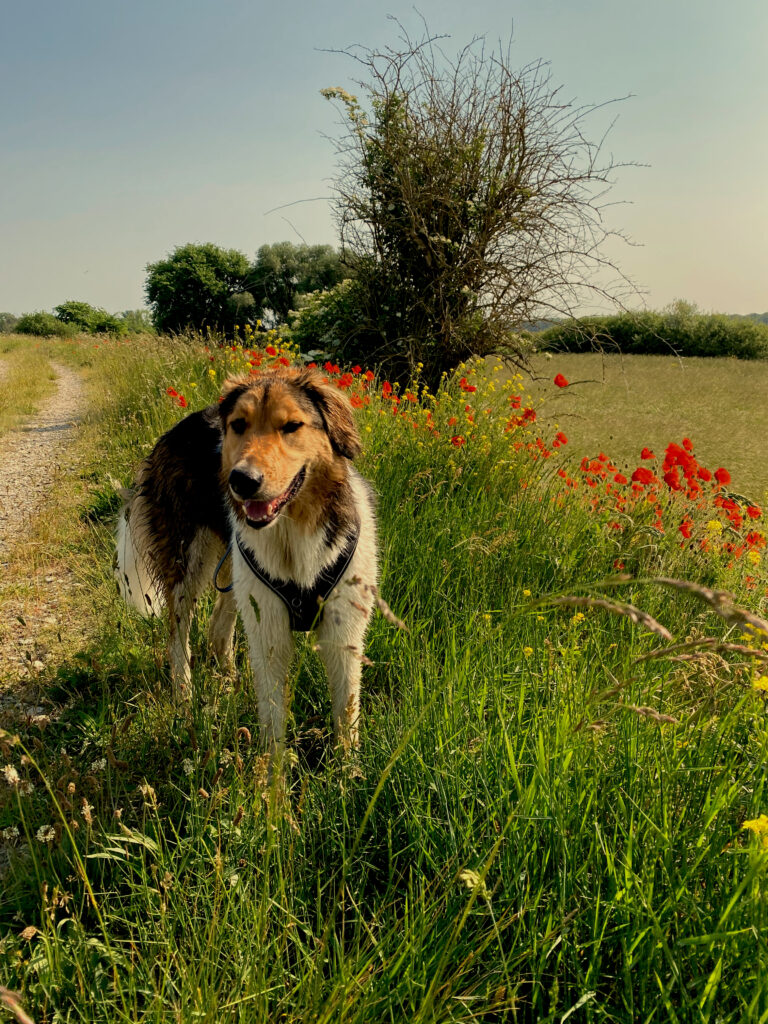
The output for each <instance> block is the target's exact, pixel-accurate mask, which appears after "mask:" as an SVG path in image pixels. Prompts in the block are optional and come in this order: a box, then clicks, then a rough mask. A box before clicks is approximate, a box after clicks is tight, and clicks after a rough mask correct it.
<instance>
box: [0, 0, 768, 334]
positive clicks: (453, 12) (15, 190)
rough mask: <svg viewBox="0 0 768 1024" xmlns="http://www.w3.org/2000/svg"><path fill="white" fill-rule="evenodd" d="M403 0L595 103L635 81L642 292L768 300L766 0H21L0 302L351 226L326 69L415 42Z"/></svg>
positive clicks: (6, 108)
mask: <svg viewBox="0 0 768 1024" xmlns="http://www.w3.org/2000/svg"><path fill="white" fill-rule="evenodd" d="M388 15H389V16H390V17H388ZM391 17H394V18H397V19H399V20H400V22H401V23H402V24H403V25H404V26H405V27H406V28H407V29H408V30H409V31H410V32H411V34H412V35H415V36H418V35H419V33H420V31H421V24H422V23H421V17H423V18H424V19H425V20H426V23H427V24H428V25H429V28H430V31H431V32H433V33H439V34H446V35H448V36H450V39H448V40H446V41H445V42H444V43H443V46H444V47H445V48H446V49H447V50H449V51H451V50H452V49H453V48H455V49H458V48H460V47H461V46H463V45H464V44H466V43H467V42H468V41H469V40H470V39H471V38H472V37H473V36H478V35H484V36H486V37H487V39H488V41H489V42H490V43H496V42H497V41H498V40H507V39H509V37H510V35H511V37H512V50H511V53H512V60H513V62H514V63H515V64H516V65H519V66H521V67H522V66H523V65H526V64H528V63H530V62H532V61H535V60H539V59H542V60H545V61H547V62H549V64H550V70H551V74H552V80H553V82H554V83H556V84H560V85H562V95H563V97H566V98H568V99H573V100H574V101H576V102H578V103H603V102H606V101H610V100H614V99H619V98H621V97H628V98H626V99H624V100H623V101H622V102H618V103H616V104H611V105H610V106H609V107H607V108H603V109H602V111H601V112H599V113H598V114H597V115H596V117H595V120H594V122H593V124H594V133H595V134H594V137H595V138H596V137H597V136H599V135H600V134H602V131H603V130H604V129H605V128H606V127H607V126H608V123H609V122H613V126H612V128H611V130H610V133H609V135H608V139H607V143H606V147H607V151H608V152H610V153H611V154H612V155H613V157H614V159H615V160H616V161H617V162H618V163H621V164H625V165H627V166H624V167H623V168H619V169H618V170H617V171H616V174H615V178H616V184H615V186H614V188H613V191H612V193H611V201H612V202H613V203H614V204H615V205H613V206H612V207H611V208H610V210H609V224H610V226H611V227H612V228H614V229H616V230H617V231H622V232H624V233H625V234H626V235H627V236H629V238H630V239H631V241H632V244H631V245H628V244H626V243H624V242H619V241H618V240H617V241H616V242H615V243H612V244H611V247H610V249H609V255H610V256H611V258H612V259H614V260H615V261H616V262H617V263H618V264H619V265H620V267H621V269H622V271H623V272H624V273H625V274H626V275H627V276H628V277H630V278H631V279H632V280H634V281H635V282H636V283H637V284H638V286H639V287H640V289H641V290H642V298H637V299H636V300H634V302H633V305H635V306H636V307H639V306H640V305H642V304H645V305H647V306H649V307H651V308H660V307H663V306H665V305H666V304H668V303H669V302H672V301H673V300H675V299H677V298H684V299H687V300H689V301H692V302H695V303H697V304H698V305H699V306H700V307H701V308H702V309H705V310H718V311H726V312H733V313H749V312H763V311H765V310H768V245H766V239H768V201H767V200H766V183H767V182H768V176H767V175H766V167H768V131H766V112H767V111H768V60H766V40H767V39H768V4H766V3H765V0H733V2H732V3H731V4H729V5H726V4H724V3H722V0H717V2H715V0H645V2H644V3H642V4H641V3H639V2H638V0H472V2H471V3H467V2H466V0H423V2H421V3H420V4H419V6H418V11H417V10H416V8H414V7H412V6H411V5H410V4H399V5H398V3H397V2H396V0H388V3H387V5H381V4H380V3H379V2H372V0H334V3H333V4H330V3H323V2H318V0H314V2H310V0H293V2H282V3H279V2H278V3H274V2H271V3H266V2H263V0H259V2H256V0H131V2H130V3H128V2H118V0H0V24H2V26H3V41H2V43H0V96H1V97H2V100H0V138H2V157H1V158H0V310H2V311H8V312H12V313H16V314H20V313H24V312H29V311H32V310H37V309H51V308H52V307H53V306H55V305H56V304H58V303H60V302H63V301H66V300H68V299H78V300H83V301H86V302H90V303H92V304H93V305H96V306H102V307H104V308H106V309H108V310H110V311H111V312H116V311H120V310H125V309H134V308H138V307H141V306H143V305H145V300H144V294H143V290H144V281H145V276H146V265H147V263H149V262H153V261H155V260H158V259H161V258H163V257H164V256H166V255H167V254H168V253H170V252H171V251H172V250H173V249H174V248H175V247H176V246H177V245H182V244H184V243H186V242H215V243H216V244H218V245H221V246H224V247H226V248H236V249H240V250H241V251H242V252H244V253H246V254H247V255H248V256H249V257H253V256H254V255H255V252H256V250H257V249H258V248H259V246H260V245H263V244H265V243H269V242H276V241H281V240H284V239H287V240H290V241H294V242H301V241H306V242H308V243H310V244H314V243H321V242H328V243H331V244H335V243H336V242H337V235H336V230H335V227H334V223H333V217H332V213H331V206H330V201H329V200H330V196H331V182H332V178H333V175H334V171H335V168H336V155H335V152H334V147H333V142H332V140H333V138H334V137H335V136H337V135H338V131H339V128H338V124H339V117H338V113H337V111H336V110H335V108H334V107H333V106H332V105H331V104H330V103H328V102H327V101H326V100H324V99H323V98H322V97H321V96H320V90H321V89H322V88H324V87H327V86H333V85H341V86H343V87H345V88H347V89H349V90H350V91H352V92H354V91H355V87H354V86H353V84H352V80H353V79H354V75H355V67H354V64H353V62H352V61H350V59H349V58H348V57H346V56H344V55H343V54H341V53H339V52H338V51H340V50H342V49H344V48H345V47H348V46H350V45H353V44H360V45H363V46H370V47H383V46H386V45H387V44H395V43H396V42H397V36H398V29H397V26H396V24H395V23H394V22H393V21H392V20H391ZM614 119H615V120H614ZM288 204H292V205H288ZM276 207H284V208H282V209H275V208H276Z"/></svg>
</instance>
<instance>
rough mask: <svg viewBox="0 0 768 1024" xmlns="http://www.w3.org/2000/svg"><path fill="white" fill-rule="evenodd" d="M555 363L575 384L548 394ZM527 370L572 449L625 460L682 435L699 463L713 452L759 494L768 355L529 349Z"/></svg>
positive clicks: (766, 476)
mask: <svg viewBox="0 0 768 1024" xmlns="http://www.w3.org/2000/svg"><path fill="white" fill-rule="evenodd" d="M550 371H551V372H550ZM557 371H560V372H562V373H563V374H564V375H565V377H566V378H567V379H568V380H570V381H573V382H574V385H573V386H572V387H570V388H569V389H568V390H567V391H566V392H562V391H561V392H560V393H558V394H557V395H555V396H554V398H556V401H554V400H553V396H552V389H551V387H550V383H551V380H552V377H553V376H554V374H555V372H557ZM533 372H534V375H535V376H536V377H541V378H542V381H541V386H537V385H536V383H534V384H533V386H532V388H531V391H532V397H533V399H534V401H535V402H536V404H537V408H539V409H540V410H541V412H542V413H545V412H546V413H547V414H549V415H553V416H555V417H556V418H557V419H558V421H559V422H561V423H562V426H563V429H564V430H566V431H567V432H568V435H569V437H570V438H571V442H572V445H573V446H574V447H575V448H578V449H579V454H584V455H591V454H593V453H597V452H598V451H600V450H601V449H605V451H606V452H609V453H610V454H611V457H612V458H613V459H614V460H615V461H616V462H617V463H618V464H619V465H621V466H628V465H630V464H632V463H633V460H636V459H637V456H638V453H639V452H640V449H641V448H642V446H643V445H650V446H651V447H653V446H656V447H660V448H664V447H666V445H667V444H668V443H669V440H670V438H674V437H676V436H677V435H681V436H687V437H690V438H691V439H692V440H693V441H694V442H695V444H696V450H697V453H698V454H699V455H700V457H701V458H702V460H703V461H704V462H705V463H709V462H714V461H715V460H719V461H720V462H722V463H724V464H725V465H726V466H727V467H728V468H729V469H730V471H731V473H732V475H733V478H734V480H735V481H737V482H738V486H739V488H740V489H741V490H742V491H743V492H744V493H746V494H749V495H751V496H752V497H754V498H755V500H757V501H762V500H763V499H764V498H765V495H766V493H767V492H768V461H766V458H765V438H766V437H767V436H768V404H767V403H766V401H765V396H766V395H767V394H768V362H766V361H761V360H744V359H713V358H706V359H704V358H694V357H686V358H684V359H681V358H677V357H675V356H671V355H670V356H637V355H618V354H615V353H605V354H602V355H601V354H599V353H584V354H579V355H574V354H571V353H558V354H553V355H552V357H551V358H548V357H546V356H542V355H539V356H536V357H534V359H533ZM576 382H583V383H578V384H577V383H576ZM542 403H543V405H542Z"/></svg>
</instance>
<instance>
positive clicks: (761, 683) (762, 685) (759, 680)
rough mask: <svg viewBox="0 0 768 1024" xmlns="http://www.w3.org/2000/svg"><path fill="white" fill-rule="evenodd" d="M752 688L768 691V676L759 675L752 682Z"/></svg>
mask: <svg viewBox="0 0 768 1024" xmlns="http://www.w3.org/2000/svg"><path fill="white" fill-rule="evenodd" d="M752 689H753V690H764V691H765V692H768V676H757V677H756V678H755V680H754V682H753V683H752Z"/></svg>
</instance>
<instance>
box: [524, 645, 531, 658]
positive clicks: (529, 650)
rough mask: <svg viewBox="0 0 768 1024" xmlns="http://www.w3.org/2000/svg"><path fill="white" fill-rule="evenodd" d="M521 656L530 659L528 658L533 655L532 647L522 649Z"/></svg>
mask: <svg viewBox="0 0 768 1024" xmlns="http://www.w3.org/2000/svg"><path fill="white" fill-rule="evenodd" d="M523 654H524V655H525V656H526V658H530V656H531V655H532V654H533V648H532V647H524V648H523Z"/></svg>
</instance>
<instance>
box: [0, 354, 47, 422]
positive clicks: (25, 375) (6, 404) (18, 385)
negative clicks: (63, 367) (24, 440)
mask: <svg viewBox="0 0 768 1024" xmlns="http://www.w3.org/2000/svg"><path fill="white" fill-rule="evenodd" d="M55 376H56V375H55V373H54V371H53V369H52V368H51V366H50V365H49V363H48V360H47V358H46V356H45V353H44V351H43V349H42V347H41V345H40V344H38V345H35V344H34V343H33V344H30V342H29V339H27V338H21V337H19V336H16V337H13V336H5V337H0V435H2V434H4V433H5V432H6V431H8V430H10V429H12V428H13V427H15V426H17V425H18V424H19V423H20V422H21V420H23V419H24V417H25V416H29V415H31V413H32V412H34V410H35V409H36V408H37V407H38V406H39V404H40V402H41V401H42V400H43V399H44V398H46V397H47V396H48V395H50V394H51V393H52V392H53V391H54V388H55V384H54V380H55Z"/></svg>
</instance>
